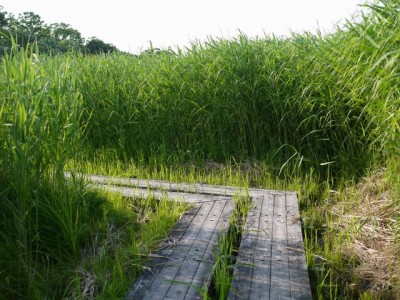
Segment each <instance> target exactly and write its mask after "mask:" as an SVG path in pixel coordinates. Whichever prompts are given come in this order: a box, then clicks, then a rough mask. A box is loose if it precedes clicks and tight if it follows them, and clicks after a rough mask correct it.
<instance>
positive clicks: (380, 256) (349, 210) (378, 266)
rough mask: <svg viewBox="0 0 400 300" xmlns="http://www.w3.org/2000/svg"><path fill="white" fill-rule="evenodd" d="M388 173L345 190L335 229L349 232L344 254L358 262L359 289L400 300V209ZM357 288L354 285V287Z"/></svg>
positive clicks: (335, 209)
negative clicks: (392, 195) (394, 197)
mask: <svg viewBox="0 0 400 300" xmlns="http://www.w3.org/2000/svg"><path fill="white" fill-rule="evenodd" d="M389 187H390V183H389V182H386V179H385V177H384V171H380V172H378V173H375V174H373V175H372V176H370V177H368V178H365V179H364V180H363V181H362V182H361V183H359V184H358V185H357V186H356V188H352V189H348V190H345V191H344V199H346V200H347V201H341V202H338V203H337V204H335V205H334V206H333V207H332V213H333V214H334V215H335V216H336V217H337V218H335V219H336V221H335V222H333V224H332V225H333V227H334V228H335V229H336V230H338V231H341V232H347V233H348V236H349V237H350V238H348V239H347V240H346V241H345V242H344V244H343V245H342V247H341V252H342V253H341V254H342V255H343V256H344V257H347V258H349V259H356V261H357V266H356V267H355V268H354V269H353V270H351V272H352V273H353V274H352V275H353V277H354V278H356V283H355V285H356V286H355V287H354V286H353V288H357V289H358V290H359V291H367V292H369V293H371V294H372V295H373V296H376V297H383V298H393V299H400V245H399V240H400V239H399V238H400V225H399V220H400V218H399V217H400V207H399V205H398V204H396V201H395V199H392V197H390V190H389ZM353 285H354V284H353Z"/></svg>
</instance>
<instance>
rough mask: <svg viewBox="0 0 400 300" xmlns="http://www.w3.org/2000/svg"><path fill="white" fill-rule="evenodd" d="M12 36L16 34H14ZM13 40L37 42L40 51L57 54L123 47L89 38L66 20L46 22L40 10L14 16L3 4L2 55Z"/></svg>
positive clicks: (0, 13)
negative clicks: (63, 21)
mask: <svg viewBox="0 0 400 300" xmlns="http://www.w3.org/2000/svg"><path fill="white" fill-rule="evenodd" d="M11 37H12V38H11ZM12 40H14V41H15V43H16V44H17V45H18V46H19V47H26V46H27V45H28V44H34V45H35V47H36V48H37V49H38V50H39V52H40V53H48V54H57V53H65V52H68V51H71V50H72V51H80V52H83V53H89V54H98V53H110V52H115V51H119V50H118V49H117V48H116V47H115V46H114V45H112V44H109V43H106V42H104V41H102V40H101V39H98V38H96V37H91V38H89V39H85V38H83V37H82V34H81V33H80V32H79V31H78V30H76V29H74V28H72V27H71V25H69V24H66V23H53V24H46V23H45V22H44V21H43V20H42V19H41V17H40V16H39V15H38V14H35V13H33V12H24V13H22V14H19V15H18V16H14V15H13V14H11V13H8V12H6V11H5V10H4V7H2V6H0V56H1V55H3V54H4V53H5V52H10V49H11V47H12Z"/></svg>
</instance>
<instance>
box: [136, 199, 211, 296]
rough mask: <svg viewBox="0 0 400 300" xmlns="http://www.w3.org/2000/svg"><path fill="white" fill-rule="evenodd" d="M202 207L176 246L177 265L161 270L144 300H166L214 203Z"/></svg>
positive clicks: (174, 257) (173, 253)
mask: <svg viewBox="0 0 400 300" xmlns="http://www.w3.org/2000/svg"><path fill="white" fill-rule="evenodd" d="M201 205H202V207H201V208H200V211H199V213H198V214H197V215H196V217H195V218H194V219H193V222H192V223H191V224H190V226H189V227H188V229H187V230H186V231H185V233H184V234H183V236H182V238H181V239H180V240H179V243H177V244H176V246H175V247H174V249H173V251H172V253H171V256H170V258H171V259H172V261H173V262H175V263H174V264H170V265H168V266H166V265H165V266H164V267H163V268H162V269H161V270H160V273H159V274H158V276H157V278H156V279H155V280H154V282H153V284H152V286H151V287H150V290H149V291H148V293H147V294H146V296H145V298H144V299H164V297H165V295H166V294H167V292H168V290H169V288H170V287H171V285H172V282H173V280H174V279H175V276H176V274H177V273H178V271H179V269H180V267H181V266H182V264H183V263H184V261H185V259H186V257H187V255H188V253H189V251H190V249H191V246H192V244H193V243H194V242H195V241H196V237H197V236H198V234H199V232H200V231H201V229H202V226H203V224H204V222H205V220H206V218H207V216H208V214H209V213H210V211H211V208H212V206H213V203H211V202H206V203H202V204H201Z"/></svg>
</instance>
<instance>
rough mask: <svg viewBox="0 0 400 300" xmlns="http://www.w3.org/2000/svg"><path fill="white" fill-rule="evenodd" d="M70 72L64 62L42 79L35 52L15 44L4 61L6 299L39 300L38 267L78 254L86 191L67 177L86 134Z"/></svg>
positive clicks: (0, 121)
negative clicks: (65, 170)
mask: <svg viewBox="0 0 400 300" xmlns="http://www.w3.org/2000/svg"><path fill="white" fill-rule="evenodd" d="M69 68H70V64H69V62H68V59H67V58H66V59H65V60H64V61H63V64H61V65H60V66H59V67H58V68H54V69H53V70H52V72H48V73H47V72H44V67H43V65H42V61H41V57H40V56H38V55H37V54H35V53H34V52H33V48H32V47H28V48H27V49H17V48H16V45H14V49H13V51H12V52H11V54H5V56H4V58H3V60H2V62H1V66H0V78H1V80H0V87H1V89H0V90H1V93H0V102H1V110H0V150H1V157H0V167H1V175H0V184H1V186H0V187H1V193H0V197H1V201H0V211H1V213H0V214H1V222H0V229H1V230H0V231H1V235H0V243H1V244H2V247H1V250H0V251H1V253H0V255H1V258H2V259H1V262H0V265H1V270H5V271H4V272H1V274H0V279H1V287H2V290H3V289H4V290H5V291H6V292H5V293H3V294H4V295H13V296H17V297H23V296H25V297H29V298H36V297H39V298H40V297H41V295H40V288H39V287H38V286H35V285H36V284H37V283H38V282H42V283H43V281H44V278H43V277H42V276H43V274H41V270H40V266H44V265H46V261H52V260H57V259H58V258H60V257H62V256H63V254H64V255H72V256H73V255H76V254H77V253H78V251H79V248H78V247H77V245H76V243H77V241H76V236H74V235H76V234H77V233H78V232H79V231H81V230H82V228H76V227H77V226H79V225H81V224H80V222H79V221H80V216H79V210H80V208H81V206H82V205H81V204H80V203H79V201H78V200H79V197H80V198H82V189H83V188H82V186H79V185H77V184H75V186H73V185H70V184H67V183H66V182H65V181H64V175H63V167H64V165H65V163H66V162H67V160H68V159H70V158H71V157H72V156H74V154H75V151H76V149H77V141H79V140H80V131H81V130H80V126H81V125H80V118H81V96H80V94H79V92H78V91H77V90H76V84H75V78H74V77H73V74H72V72H71V71H70V69H69ZM57 242H59V244H58V245H57ZM53 246H54V247H53ZM63 247H64V249H63ZM62 253H63V254H62ZM36 279H37V280H36ZM7 293H9V294H7Z"/></svg>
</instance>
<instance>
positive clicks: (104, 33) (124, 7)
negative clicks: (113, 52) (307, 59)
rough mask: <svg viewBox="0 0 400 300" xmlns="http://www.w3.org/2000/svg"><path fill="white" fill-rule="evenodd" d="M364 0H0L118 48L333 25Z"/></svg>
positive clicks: (7, 6) (15, 11)
mask: <svg viewBox="0 0 400 300" xmlns="http://www.w3.org/2000/svg"><path fill="white" fill-rule="evenodd" d="M364 2H365V0H164V1H162V0H113V1H106V0H1V2H0V5H2V6H3V7H4V10H5V11H7V12H9V13H13V14H14V15H16V16H17V15H18V14H19V13H22V12H26V11H33V12H35V13H36V14H38V15H40V16H41V18H42V20H43V21H45V22H46V23H48V24H51V23H61V22H64V23H68V24H70V25H71V26H72V27H73V28H75V29H77V30H78V31H79V32H81V33H82V36H83V37H85V38H88V37H92V36H96V37H98V38H100V39H102V40H103V41H105V42H107V43H112V44H114V45H115V46H117V48H119V49H120V50H125V51H130V52H137V51H139V50H141V49H142V50H143V49H147V48H148V47H149V41H151V42H152V44H153V46H154V47H159V48H166V47H169V46H181V47H182V46H185V45H188V43H189V41H190V40H195V39H199V40H204V39H206V38H207V36H213V37H227V38H229V37H232V36H236V35H237V34H238V29H239V30H240V31H241V32H243V33H245V34H247V35H248V36H250V37H255V36H264V32H265V33H267V34H269V33H274V34H275V35H278V36H280V35H288V34H289V32H290V30H292V31H295V32H302V31H304V30H308V31H312V32H313V31H315V29H316V28H317V27H319V28H320V29H321V30H322V31H323V32H330V31H332V29H333V27H334V25H335V24H336V23H337V22H339V21H341V20H342V21H343V20H344V19H346V18H347V19H349V18H351V16H352V15H354V14H355V12H356V11H357V10H360V8H359V7H358V6H357V5H359V4H363V3H364Z"/></svg>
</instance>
